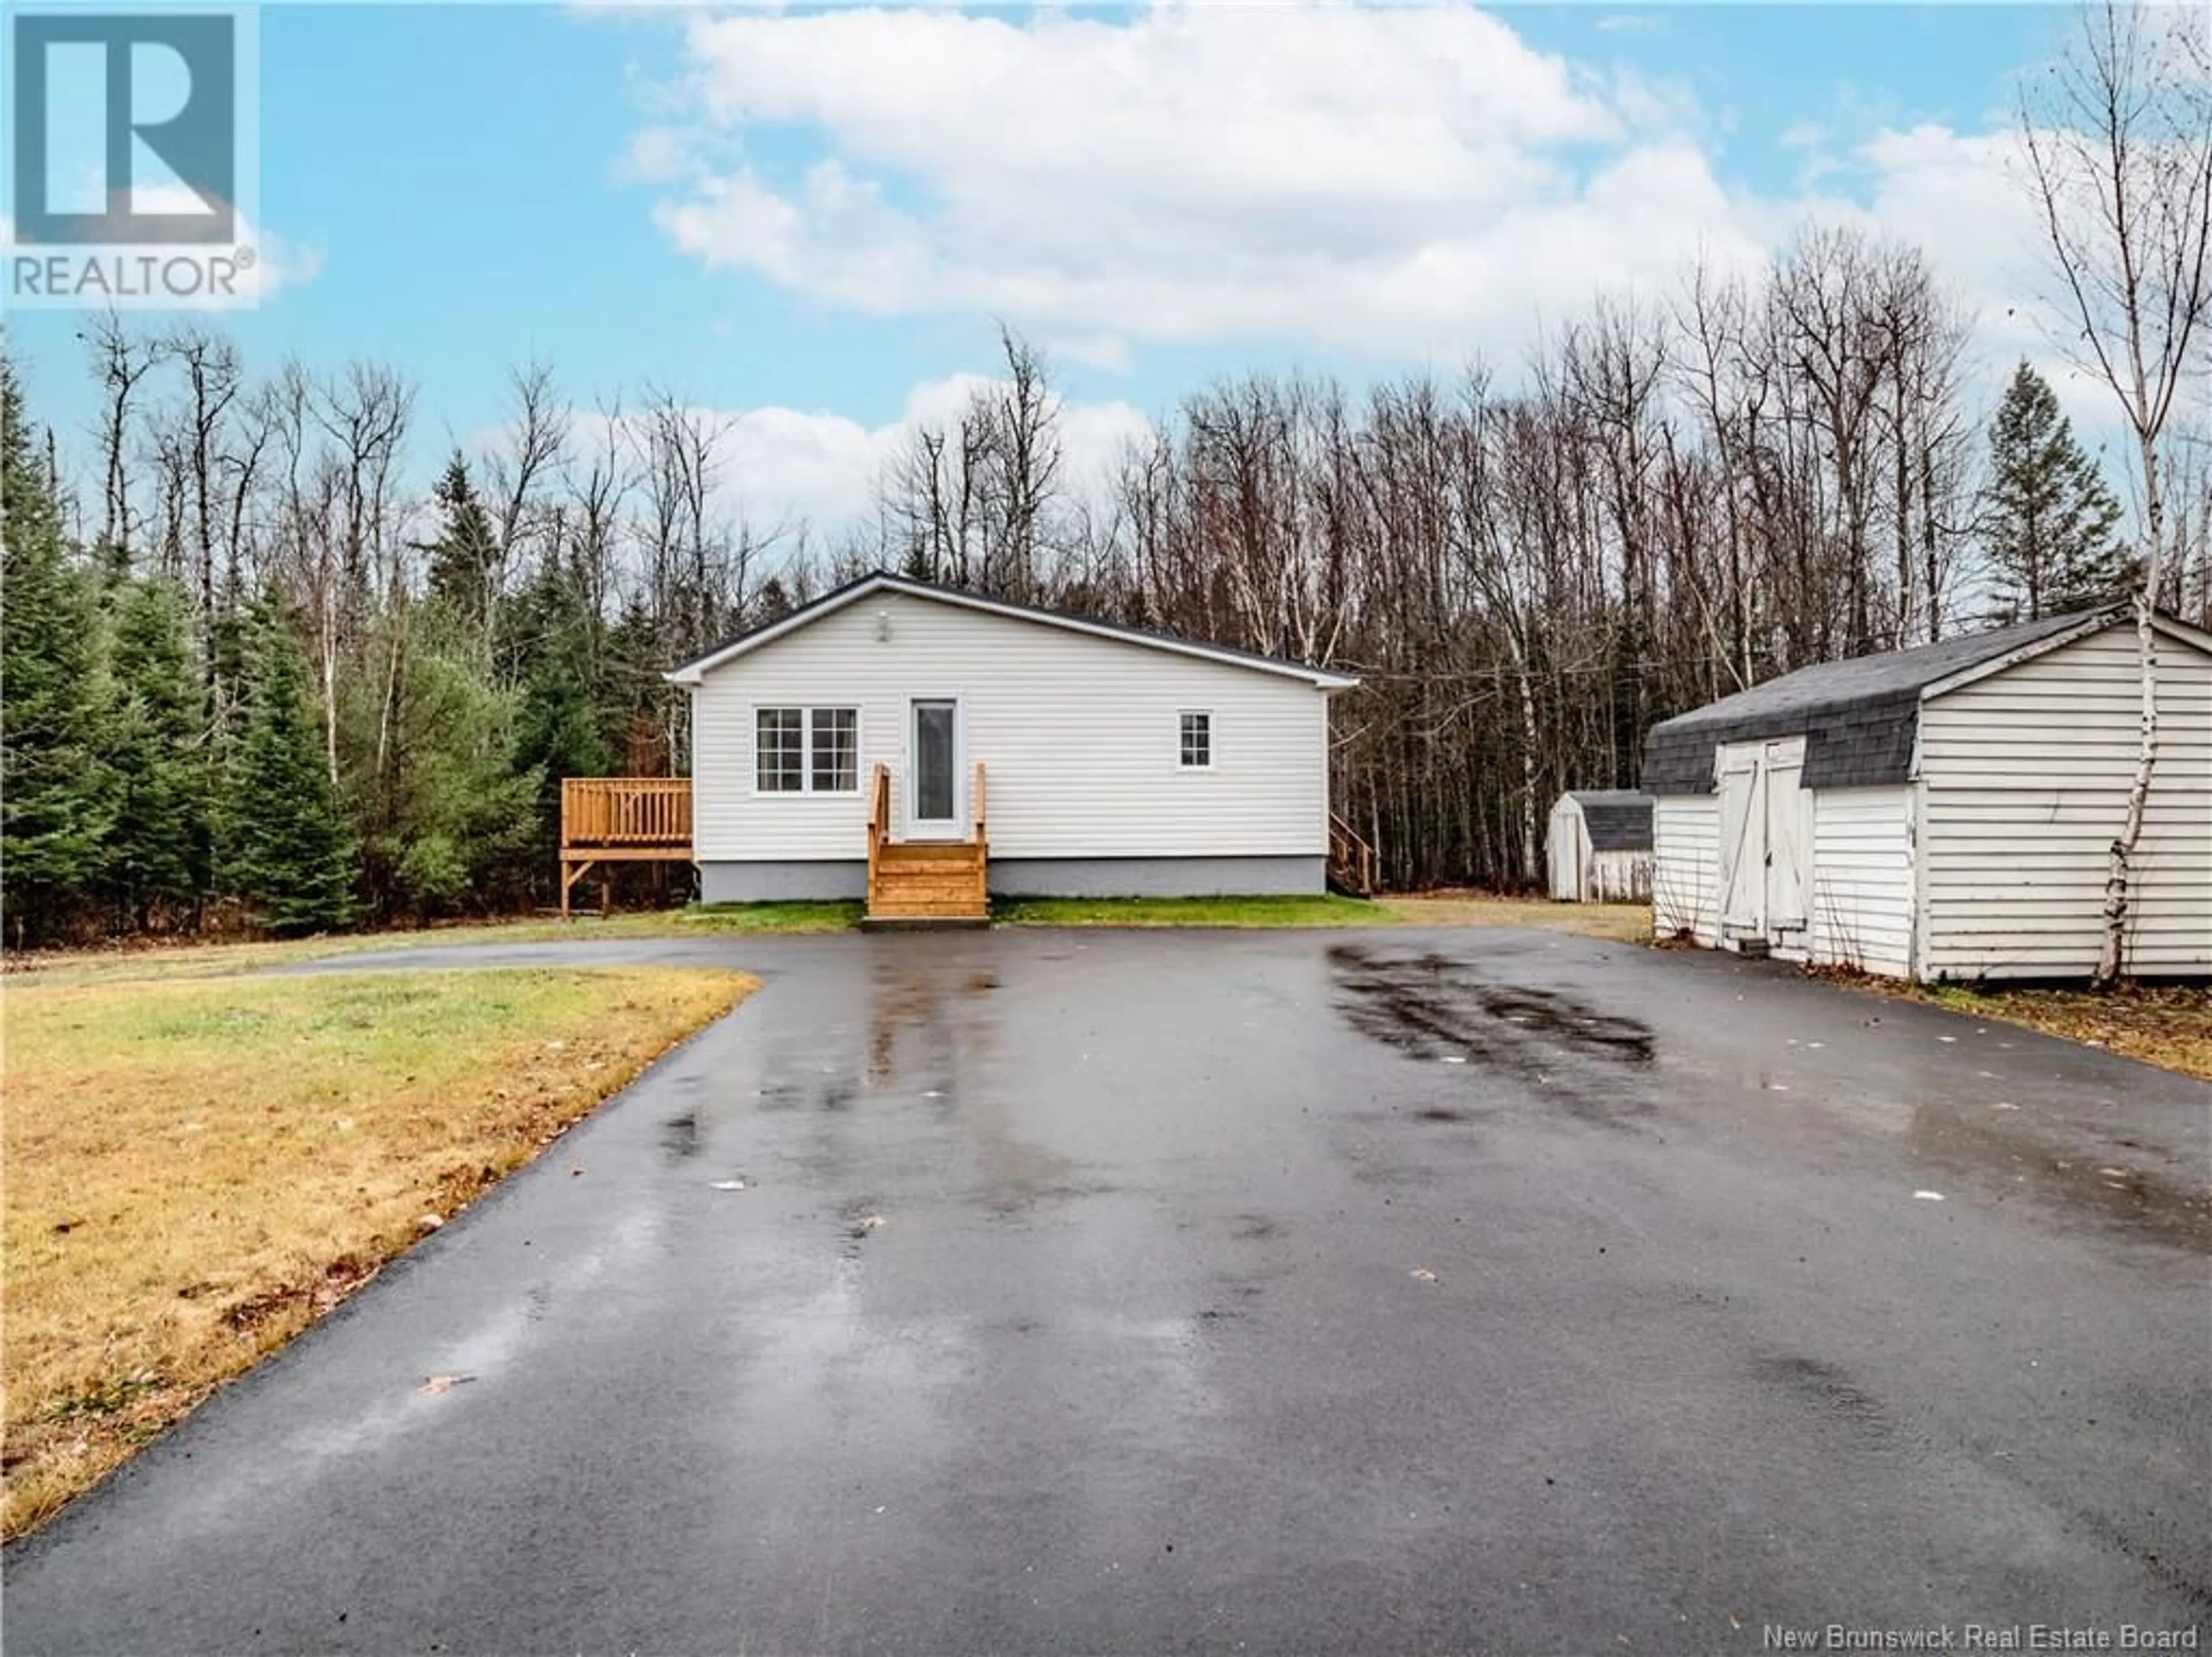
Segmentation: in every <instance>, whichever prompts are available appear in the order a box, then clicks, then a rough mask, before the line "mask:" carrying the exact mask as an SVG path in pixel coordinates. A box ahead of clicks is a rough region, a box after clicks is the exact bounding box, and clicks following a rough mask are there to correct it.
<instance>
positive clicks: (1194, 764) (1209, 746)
mask: <svg viewBox="0 0 2212 1657" xmlns="http://www.w3.org/2000/svg"><path fill="white" fill-rule="evenodd" d="M1182 763H1183V765H1184V767H1185V769H1187V770H1191V771H1202V770H1205V769H1206V767H1208V766H1210V765H1212V764H1213V716H1212V714H1185V715H1183V716H1182Z"/></svg>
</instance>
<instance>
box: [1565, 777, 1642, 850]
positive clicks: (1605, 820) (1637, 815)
mask: <svg viewBox="0 0 2212 1657" xmlns="http://www.w3.org/2000/svg"><path fill="white" fill-rule="evenodd" d="M1567 798H1569V799H1570V800H1571V801H1574V802H1575V803H1576V804H1577V805H1578V806H1580V807H1582V809H1583V827H1585V828H1586V829H1588V830H1589V843H1590V850H1592V851H1649V850H1651V796H1650V795H1648V794H1643V793H1639V792H1638V790H1636V789H1568V790H1567Z"/></svg>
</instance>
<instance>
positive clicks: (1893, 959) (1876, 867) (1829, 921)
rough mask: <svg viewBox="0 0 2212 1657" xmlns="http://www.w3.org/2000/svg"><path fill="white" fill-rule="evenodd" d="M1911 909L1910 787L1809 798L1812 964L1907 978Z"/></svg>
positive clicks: (1839, 791)
mask: <svg viewBox="0 0 2212 1657" xmlns="http://www.w3.org/2000/svg"><path fill="white" fill-rule="evenodd" d="M1912 903H1913V884H1912V789H1911V787H1910V786H1909V785H1907V784H1905V783H1897V784H1893V785H1891V786H1888V787H1884V788H1867V789H1820V790H1819V791H1818V792H1817V793H1815V794H1814V797H1813V937H1812V959H1814V961H1815V962H1818V963H1820V964H1821V965H1824V966H1856V967H1860V968H1863V970H1865V971H1866V972H1881V973H1885V974H1887V975H1888V976H1890V977H1892V978H1905V977H1908V976H1909V975H1910V974H1911V971H1912Z"/></svg>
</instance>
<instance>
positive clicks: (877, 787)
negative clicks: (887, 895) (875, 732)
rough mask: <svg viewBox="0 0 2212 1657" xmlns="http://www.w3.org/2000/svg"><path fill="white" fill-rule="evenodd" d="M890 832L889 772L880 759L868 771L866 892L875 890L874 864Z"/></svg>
mask: <svg viewBox="0 0 2212 1657" xmlns="http://www.w3.org/2000/svg"><path fill="white" fill-rule="evenodd" d="M890 832H891V773H890V767H889V766H887V765H884V763H883V762H882V761H881V760H878V761H877V762H876V765H875V766H874V767H873V769H872V770H871V771H869V772H868V893H869V896H870V897H871V898H872V897H873V896H874V895H875V890H876V866H877V864H878V862H880V861H881V855H882V852H883V849H884V842H885V841H886V840H888V839H889V838H890Z"/></svg>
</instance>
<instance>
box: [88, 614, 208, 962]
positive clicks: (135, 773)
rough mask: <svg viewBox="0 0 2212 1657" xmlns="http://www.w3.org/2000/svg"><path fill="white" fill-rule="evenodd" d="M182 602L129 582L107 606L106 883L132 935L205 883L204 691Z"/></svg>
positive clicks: (193, 899)
mask: <svg viewBox="0 0 2212 1657" xmlns="http://www.w3.org/2000/svg"><path fill="white" fill-rule="evenodd" d="M187 627H188V621H187V617H186V613H185V601H184V598H183V595H182V594H179V592H178V591H177V590H176V589H175V588H173V587H172V586H170V585H168V584H167V582H130V583H127V584H125V586H124V587H123V588H120V589H119V591H118V595H117V602H116V606H115V623H114V629H113V635H112V637H113V640H114V648H113V658H112V665H111V667H110V671H109V674H108V680H109V684H110V687H111V691H112V698H113V704H114V706H113V715H112V727H113V746H112V750H111V752H112V755H113V758H114V762H115V771H116V816H115V822H114V826H113V829H112V832H111V836H110V839H109V844H108V852H109V857H108V870H107V877H108V880H109V883H110V886H111V887H112V890H113V892H114V893H115V898H116V900H117V904H118V908H119V909H120V911H121V912H122V917H123V919H124V920H125V923H126V924H128V925H130V926H132V927H135V928H137V929H139V930H141V931H143V930H145V929H147V928H149V926H151V925H152V924H153V916H154V911H155V907H156V906H157V905H163V904H171V905H193V906H195V907H196V906H197V904H198V902H199V899H201V898H202V897H203V896H204V894H205V892H206V888H207V879H208V872H209V871H208V839H209V835H208V811H209V804H210V801H209V795H210V789H209V786H208V770H207V764H206V746H207V745H206V737H207V732H206V730H205V728H204V726H205V723H206V719H205V708H206V700H205V694H204V691H203V689H202V687H201V685H200V683H199V681H198V679H197V676H196V675H195V673H194V671H193V665H192V659H191V647H190V645H189V644H188V643H187Z"/></svg>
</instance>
